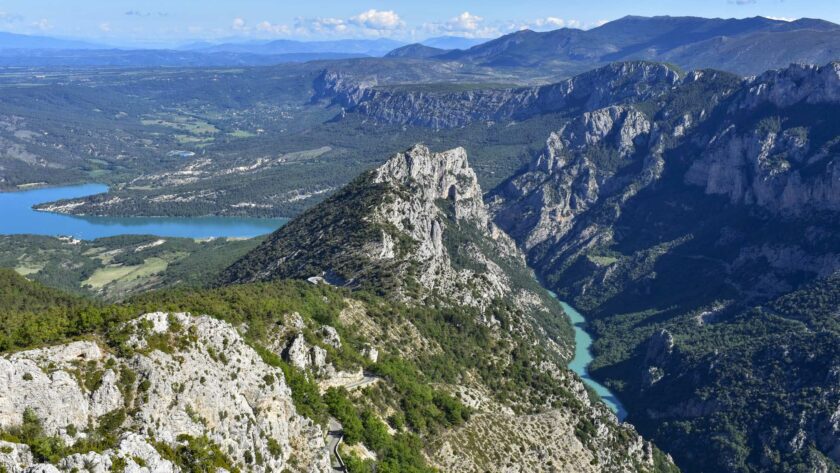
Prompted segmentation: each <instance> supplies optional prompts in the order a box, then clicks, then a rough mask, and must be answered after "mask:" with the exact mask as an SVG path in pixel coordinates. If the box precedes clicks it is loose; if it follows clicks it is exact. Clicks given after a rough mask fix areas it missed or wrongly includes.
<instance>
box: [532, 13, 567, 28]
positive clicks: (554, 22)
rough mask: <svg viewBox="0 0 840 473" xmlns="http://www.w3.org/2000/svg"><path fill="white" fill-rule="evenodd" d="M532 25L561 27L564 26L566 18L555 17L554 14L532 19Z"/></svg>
mask: <svg viewBox="0 0 840 473" xmlns="http://www.w3.org/2000/svg"><path fill="white" fill-rule="evenodd" d="M533 25H534V26H535V27H537V28H548V29H556V28H563V27H564V26H566V20H564V19H562V18H557V17H556V16H549V17H546V18H537V19H536V20H534V22H533Z"/></svg>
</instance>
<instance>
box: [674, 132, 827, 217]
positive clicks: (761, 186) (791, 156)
mask: <svg viewBox="0 0 840 473" xmlns="http://www.w3.org/2000/svg"><path fill="white" fill-rule="evenodd" d="M830 146H831V145H827V147H826V149H815V150H811V149H810V147H811V145H810V143H809V136H808V130H807V129H805V128H788V129H783V130H779V131H776V130H763V129H749V130H739V129H737V128H736V127H735V125H732V126H730V127H728V128H726V129H724V130H723V131H721V132H720V133H718V134H716V135H715V136H713V137H712V138H711V140H710V141H709V144H708V146H707V150H708V151H707V153H705V154H704V155H703V156H702V157H701V159H698V160H696V161H694V162H693V163H692V165H691V168H690V169H689V171H688V172H687V173H686V176H685V181H686V182H687V183H688V184H694V185H698V186H702V187H704V188H705V191H706V193H708V194H723V195H726V196H728V197H729V199H730V200H731V201H732V202H733V203H741V204H747V205H759V206H761V207H764V208H766V209H768V210H770V211H773V212H781V213H799V212H801V211H803V210H805V209H807V208H816V209H821V210H832V211H837V210H840V160H837V159H836V158H835V159H831V157H830V156H831V154H832V151H831V149H829V148H830ZM818 161H826V164H825V168H824V171H823V172H820V173H818V174H816V175H806V174H803V172H801V171H800V170H799V168H801V167H804V166H806V165H807V164H810V163H817V162H818Z"/></svg>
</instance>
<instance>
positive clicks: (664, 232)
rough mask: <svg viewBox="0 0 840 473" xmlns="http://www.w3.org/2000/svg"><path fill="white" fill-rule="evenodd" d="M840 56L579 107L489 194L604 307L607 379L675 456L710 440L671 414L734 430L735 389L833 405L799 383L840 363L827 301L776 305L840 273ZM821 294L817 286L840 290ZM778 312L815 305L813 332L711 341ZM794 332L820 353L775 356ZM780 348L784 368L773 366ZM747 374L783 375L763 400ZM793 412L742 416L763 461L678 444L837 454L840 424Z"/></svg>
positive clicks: (495, 209) (529, 245)
mask: <svg viewBox="0 0 840 473" xmlns="http://www.w3.org/2000/svg"><path fill="white" fill-rule="evenodd" d="M838 70H840V68H839V67H838V65H837V64H831V65H828V66H825V67H801V66H793V67H791V68H790V69H786V70H782V71H775V72H769V73H766V74H764V75H762V76H760V77H758V78H751V79H748V80H744V81H741V80H732V78H726V77H723V76H721V75H720V74H719V73H716V72H713V71H697V72H693V73H690V74H688V75H687V76H686V77H685V78H683V79H682V80H681V81H680V82H679V83H678V84H676V85H675V87H674V88H673V89H672V90H671V91H670V92H668V93H666V94H662V95H661V96H659V97H658V98H657V99H656V100H655V101H653V102H651V101H642V102H640V103H629V104H622V105H618V106H611V107H606V108H601V109H596V110H593V111H590V112H585V113H582V114H580V115H578V116H576V117H574V118H572V119H571V120H570V121H569V122H567V123H565V124H563V125H561V126H559V127H558V129H557V131H556V132H554V133H552V134H551V135H550V136H549V137H548V139H547V140H546V145H545V147H544V149H543V150H542V151H541V152H540V153H538V154H537V155H536V156H534V158H533V159H532V161H531V163H530V164H529V165H528V166H527V167H525V168H523V169H522V170H521V171H520V172H519V173H517V174H516V175H515V176H513V177H512V178H510V179H509V180H508V181H506V182H505V183H503V184H502V185H500V186H499V187H497V188H496V189H494V190H492V191H491V192H490V193H489V194H488V196H487V198H486V201H487V202H488V204H489V205H490V208H491V213H492V214H493V218H494V221H495V222H496V223H497V224H498V225H499V226H500V228H502V229H503V230H505V231H507V232H509V233H510V235H511V236H512V237H513V238H514V239H515V240H516V241H517V243H518V244H519V245H520V247H522V248H523V249H524V250H525V251H526V255H527V258H528V261H529V263H530V264H531V266H532V267H534V268H535V270H536V271H537V272H538V273H539V275H540V276H541V277H542V278H543V279H544V280H545V281H546V282H547V283H548V285H549V287H550V288H552V289H554V290H556V291H557V292H559V293H560V294H561V295H562V297H564V298H567V300H570V301H571V302H572V303H574V304H576V305H577V306H578V307H580V308H581V309H583V310H584V311H586V312H587V313H588V315H589V317H591V318H594V319H597V322H596V323H595V324H594V325H593V327H595V330H596V332H597V333H596V335H598V336H599V337H601V339H602V341H601V348H600V349H599V353H598V354H599V357H596V366H597V367H598V368H597V369H596V370H595V375H596V376H599V377H601V379H604V380H607V381H613V382H615V383H616V384H615V385H616V386H621V388H620V392H619V395H620V396H621V397H622V400H623V401H625V403H626V404H628V405H629V410H630V413H631V414H630V419H631V421H632V422H634V424H636V425H639V426H640V428H641V429H642V431H643V433H646V434H647V433H650V434H651V435H654V436H655V437H654V438H655V439H656V440H657V441H658V442H661V443H662V445H665V446H666V447H668V448H669V449H670V450H669V451H671V452H681V451H684V450H686V449H690V448H693V447H690V446H691V445H696V444H697V442H698V441H700V439H701V434H697V433H693V434H692V433H687V432H684V431H680V430H679V429H674V428H673V425H674V424H673V422H686V423H689V424H691V425H692V426H693V427H692V429H694V430H692V431H693V432H699V431H702V432H704V433H703V434H702V436H706V437H709V436H712V435H715V434H713V433H712V432H715V433H717V432H722V430H718V429H722V427H720V425H721V419H722V418H724V417H725V416H727V415H731V414H732V413H733V412H736V411H738V409H740V408H741V407H738V406H737V405H740V406H743V405H748V404H739V403H738V402H733V401H732V399H733V396H736V395H735V394H733V393H735V392H738V393H739V394H738V395H737V396H741V395H744V396H745V397H749V398H750V399H751V400H750V401H749V402H776V401H778V400H779V399H788V398H789V397H790V396H792V397H795V398H797V399H798V400H799V401H800V402H802V403H803V405H805V404H807V405H813V406H820V407H819V408H818V410H819V412H823V413H824V412H833V406H834V404H833V403H835V401H834V399H835V394H836V393H834V391H833V390H830V391H824V392H822V394H819V393H814V392H812V393H805V392H804V391H801V390H798V388H796V387H794V385H795V384H796V382H797V380H801V379H805V378H807V379H812V380H823V379H827V378H828V377H830V376H831V374H830V373H832V372H833V371H834V370H835V369H836V367H837V366H836V354H835V353H833V352H832V351H831V349H828V348H825V347H826V346H828V345H824V343H825V342H824V338H828V339H832V337H835V336H836V335H834V334H833V332H830V331H828V332H820V334H819V335H817V332H819V329H817V328H815V327H817V326H820V327H822V326H823V325H821V324H824V323H827V320H826V317H828V316H827V315H826V314H825V311H824V310H822V308H821V307H822V305H821V304H816V303H812V302H806V301H809V300H810V299H808V298H810V297H811V295H810V294H811V293H810V292H807V291H806V292H805V293H804V294H805V295H797V297H796V298H791V299H795V300H799V301H803V303H802V305H801V306H796V307H793V306H789V305H786V306H784V307H785V308H784V311H783V310H781V309H768V308H767V307H766V306H765V305H764V304H767V303H769V301H773V300H776V298H779V297H780V296H782V297H785V296H784V295H785V294H788V293H792V291H797V290H798V289H799V288H802V287H804V285H807V284H810V283H813V282H815V281H817V282H818V281H822V280H823V279H822V278H830V280H836V274H837V272H838V271H840V239H838V236H837V232H836V228H837V222H838V213H837V212H838V210H840V205H838V189H840V187H838V186H840V168H839V167H838V162H839V161H838V156H840V148H839V147H838V143H839V142H840V122H838V121H837V120H833V117H834V116H837V114H838V113H840V97H838V95H837V90H838V83H840V76H839V75H838ZM825 292H826V291H825V290H822V292H821V293H820V295H819V296H813V298H814V299H820V298H822V299H820V300H826V299H825V298H826V297H828V298H829V299H830V298H831V297H834V296H832V295H829V296H826V295H825V294H824V293H825ZM786 304H790V302H786ZM768 313H773V314H776V315H778V314H781V313H784V314H785V315H784V317H789V318H794V319H797V320H802V319H808V322H807V324H808V326H809V327H810V328H808V329H802V330H796V329H793V328H790V329H789V330H788V331H781V332H775V331H774V330H776V329H770V330H769V331H768V333H767V334H765V335H763V336H757V337H758V339H760V340H761V341H758V340H755V341H753V342H752V343H751V344H741V343H739V342H733V344H732V345H731V346H728V347H727V348H718V349H717V350H713V351H708V352H706V351H703V350H706V349H707V348H708V347H709V346H713V345H714V344H713V343H710V342H708V341H707V340H706V339H704V338H703V337H707V336H708V337H711V336H712V335H708V334H709V333H726V334H727V336H728V337H730V338H731V339H732V340H739V341H740V340H742V339H741V338H739V337H744V339H747V338H749V337H751V335H749V334H750V333H751V332H750V330H752V329H753V328H754V326H753V325H752V324H754V323H755V324H762V325H761V326H763V327H768V326H772V323H771V322H770V320H771V319H772V317H770V316H768V315H767V314H768ZM813 314H819V316H814V315H813ZM765 317H767V318H768V320H764V318H765ZM758 320H762V321H763V322H754V321H758ZM782 339H784V340H786V341H785V342H784V343H785V344H786V345H790V344H794V343H799V342H800V341H802V340H806V339H810V340H811V341H810V342H808V343H813V344H814V345H815V348H814V353H819V355H818V356H817V358H819V360H820V361H819V362H817V361H815V360H816V359H811V360H810V361H809V360H808V359H806V358H807V356H806V355H804V354H803V353H799V352H797V353H795V354H794V351H793V350H791V351H784V352H783V353H785V354H780V353H778V350H775V349H774V347H775V345H774V344H775V343H780V342H779V340H782ZM793 339H795V340H797V341H796V342H794V341H792V340H793ZM751 340H752V339H751ZM774 340H775V341H774ZM705 343H709V345H704V344H705ZM765 343H766V344H768V345H766V346H765V345H763V344H765ZM681 345H682V346H681ZM817 346H819V347H820V348H816V347H817ZM684 347H687V348H684ZM683 348H684V349H685V351H683ZM688 352H690V354H688ZM645 353H647V356H645ZM640 354H641V355H640ZM782 359H785V360H787V361H785V362H784V363H785V364H786V366H788V368H786V369H787V370H788V371H786V372H785V373H784V374H783V373H775V374H772V375H771V374H770V373H772V372H773V371H772V369H771V368H770V367H771V366H776V363H779V362H780V361H779V360H782ZM828 360H834V361H828ZM734 372H737V373H742V375H744V373H749V374H748V375H747V376H753V377H754V378H755V379H770V377H771V376H772V377H773V382H772V383H771V384H772V387H771V388H768V389H767V390H766V391H764V395H763V396H764V397H762V396H761V395H759V394H755V395H752V394H750V395H746V394H744V393H751V391H750V389H749V388H746V387H744V385H746V384H750V383H749V382H748V381H743V380H740V379H737V378H738V377H737V376H734V375H732V374H731V373H734ZM792 373H800V374H797V375H793V374H792ZM816 382H817V381H815V383H816ZM819 382H823V381H819ZM739 390H740V391H739ZM709 393H712V395H711V396H710V395H709ZM737 396H736V397H737ZM745 402H746V401H745ZM814 409H817V408H816V407H815V408H814ZM797 412H798V414H796V415H800V414H801V419H807V420H801V421H800V424H798V425H805V424H807V425H808V426H807V427H795V426H793V424H795V423H796V422H793V421H788V420H783V419H782V418H781V417H777V418H770V417H762V418H761V419H751V420H750V421H749V422H746V421H745V422H744V423H742V424H739V423H735V424H737V426H736V427H733V428H737V429H740V430H739V432H741V435H742V436H741V437H740V438H741V440H738V442H740V444H739V445H740V447H739V448H743V449H744V450H743V451H750V452H761V453H755V455H756V458H758V457H760V458H761V459H760V461H759V460H751V459H746V458H745V455H741V454H740V453H738V452H734V451H732V450H731V449H730V447H728V446H726V445H723V444H708V445H704V446H703V447H701V448H697V449H696V453H686V454H684V455H683V454H682V453H679V454H677V456H678V460H680V461H683V462H684V463H683V466H685V465H689V466H690V467H691V470H692V471H708V470H715V469H724V470H726V469H735V468H737V465H752V466H753V467H756V468H769V469H770V470H769V471H772V468H771V466H772V465H773V464H774V460H773V458H774V455H779V456H782V457H784V458H786V459H788V460H790V461H791V462H793V463H796V464H801V465H809V467H813V468H817V469H820V468H828V467H827V466H826V465H829V464H830V461H829V460H826V459H825V458H824V457H821V456H820V455H825V456H827V457H828V458H832V459H833V458H835V455H836V450H835V447H834V446H835V445H836V444H837V441H836V435H835V433H836V430H832V429H833V427H829V426H828V425H829V424H830V422H829V423H823V424H820V425H817V423H816V421H815V420H814V419H813V418H812V416H811V415H810V414H808V413H807V412H806V411H805V410H801V411H799V410H797ZM820 415H823V414H820ZM824 416H829V415H828V414H824ZM768 429H775V430H774V432H776V434H774V435H773V436H771V437H772V438H771V437H767V436H764V432H766V431H768ZM830 432H835V433H830ZM722 435H724V436H731V434H727V433H722ZM727 438H729V437H727ZM808 442H813V444H814V445H817V446H818V449H819V451H820V452H821V453H820V454H819V455H817V456H809V455H808V454H807V449H806V448H804V447H802V446H803V445H806V444H808ZM791 445H795V447H790V446H791ZM750 455H752V453H751V454H750ZM817 457H819V458H817ZM759 464H760V465H761V466H755V465H759ZM829 470H830V468H829Z"/></svg>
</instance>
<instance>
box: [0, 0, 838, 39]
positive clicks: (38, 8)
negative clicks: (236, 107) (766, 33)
mask: <svg viewBox="0 0 840 473" xmlns="http://www.w3.org/2000/svg"><path fill="white" fill-rule="evenodd" d="M629 14H633V15H645V16H652V15H696V16H705V17H726V18H729V17H737V18H742V17H749V16H756V15H761V16H767V17H774V18H786V19H794V18H801V17H811V18H822V19H826V20H829V21H834V22H837V23H840V0H484V1H457V0H419V1H418V0H401V1H383V0H343V1H323V0H296V1H285V0H235V1H233V0H232V1H218V0H203V1H199V0H0V30H3V31H11V32H17V33H27V34H44V35H50V36H59V37H72V38H84V39H93V40H97V41H101V42H108V43H112V44H129V43H144V42H145V43H149V44H152V43H159V44H167V43H171V44H176V43H178V42H184V41H191V40H200V39H209V40H219V39H223V38H238V39H247V38H252V39H273V38H294V39H310V40H314V39H338V38H380V37H385V38H393V39H398V40H403V41H412V40H420V39H424V38H427V37H432V36H439V35H459V36H470V37H492V36H498V35H500V34H504V33H508V32H511V31H515V30H518V29H521V28H531V29H536V30H549V29H556V28H559V27H563V26H569V27H578V28H591V27H594V26H597V25H598V24H600V23H602V22H605V21H609V20H614V19H616V18H620V17H622V16H624V15H629Z"/></svg>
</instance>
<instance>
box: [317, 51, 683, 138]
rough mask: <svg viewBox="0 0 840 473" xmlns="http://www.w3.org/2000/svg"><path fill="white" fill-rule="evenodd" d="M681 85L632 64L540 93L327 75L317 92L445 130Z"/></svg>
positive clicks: (382, 117)
mask: <svg viewBox="0 0 840 473" xmlns="http://www.w3.org/2000/svg"><path fill="white" fill-rule="evenodd" d="M678 82H679V75H678V74H677V72H676V71H674V70H673V69H671V68H669V67H668V66H665V65H661V64H655V63H644V62H628V63H616V64H612V65H609V66H605V67H603V68H600V69H597V70H595V71H591V72H587V73H584V74H581V75H579V76H576V77H574V78H571V79H568V80H566V81H563V82H559V83H556V84H551V85H545V86H539V87H524V88H513V89H486V88H485V89H475V90H467V91H463V92H444V91H441V92H436V91H416V90H411V89H409V88H394V87H387V86H377V85H376V83H373V82H372V81H371V80H359V79H355V80H353V79H350V78H348V77H347V76H346V75H340V74H335V73H333V74H328V73H325V74H324V75H323V76H322V77H321V78H320V79H319V86H318V87H316V90H319V91H320V94H321V95H323V96H327V97H332V100H333V102H334V103H336V104H339V105H341V106H342V107H343V108H344V109H346V110H347V111H348V112H352V113H356V114H359V115H363V116H365V117H368V118H372V119H374V120H376V121H377V122H380V123H389V124H401V125H417V126H425V127H430V128H436V129H442V128H457V127H463V126H466V125H468V124H470V123H476V122H508V121H516V120H525V119H527V118H530V117H533V116H536V115H540V114H545V113H557V112H563V113H569V112H585V111H592V110H595V109H598V108H603V107H605V106H608V105H612V104H619V103H623V102H627V101H630V100H634V101H635V100H646V99H649V98H652V97H656V96H657V95H660V94H662V93H664V92H666V91H667V90H669V89H670V88H671V87H672V86H673V85H675V84H676V83H678ZM442 89H443V90H445V87H442Z"/></svg>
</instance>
